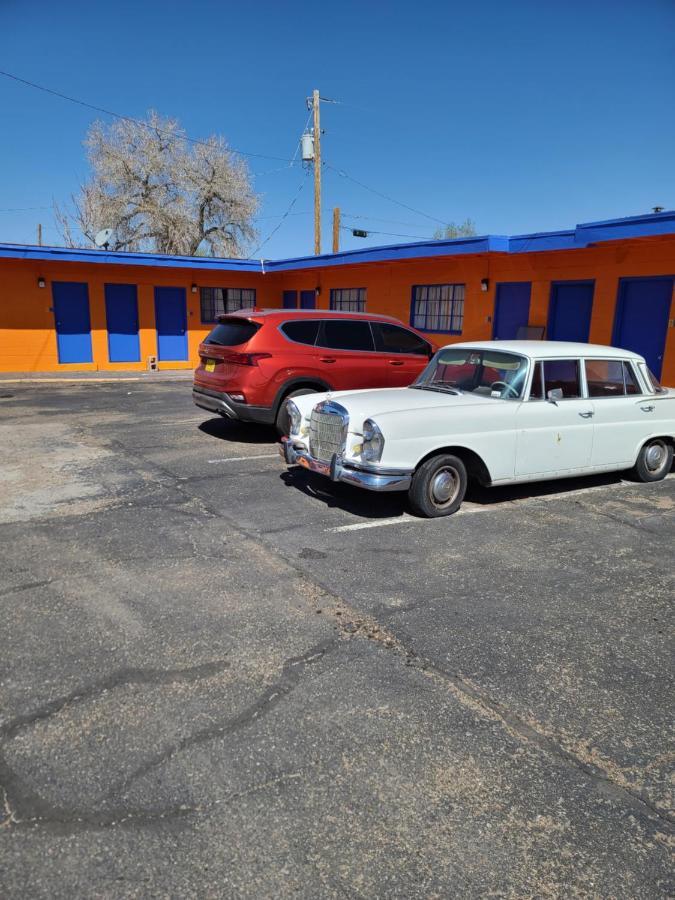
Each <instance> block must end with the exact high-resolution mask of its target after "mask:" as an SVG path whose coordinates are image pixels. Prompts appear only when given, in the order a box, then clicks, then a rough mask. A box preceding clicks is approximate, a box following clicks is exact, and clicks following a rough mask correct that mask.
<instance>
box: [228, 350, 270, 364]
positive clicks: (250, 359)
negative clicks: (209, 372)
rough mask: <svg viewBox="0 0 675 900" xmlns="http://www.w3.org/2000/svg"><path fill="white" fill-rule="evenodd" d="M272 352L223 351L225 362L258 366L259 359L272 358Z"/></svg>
mask: <svg viewBox="0 0 675 900" xmlns="http://www.w3.org/2000/svg"><path fill="white" fill-rule="evenodd" d="M271 357H272V354H271V353H223V355H222V360H223V362H228V363H235V364H236V365H238V366H257V365H258V360H259V359H271Z"/></svg>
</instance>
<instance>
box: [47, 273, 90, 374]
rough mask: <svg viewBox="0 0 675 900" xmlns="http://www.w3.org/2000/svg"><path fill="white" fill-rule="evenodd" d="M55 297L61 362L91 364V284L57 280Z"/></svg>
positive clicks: (57, 336) (54, 284)
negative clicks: (89, 287)
mask: <svg viewBox="0 0 675 900" xmlns="http://www.w3.org/2000/svg"><path fill="white" fill-rule="evenodd" d="M52 298H53V302H54V321H55V323H56V347H57V351H58V355H59V362H60V363H88V362H91V361H92V355H91V322H90V319H89V290H88V288H87V285H86V284H84V283H82V282H79V281H53V282H52Z"/></svg>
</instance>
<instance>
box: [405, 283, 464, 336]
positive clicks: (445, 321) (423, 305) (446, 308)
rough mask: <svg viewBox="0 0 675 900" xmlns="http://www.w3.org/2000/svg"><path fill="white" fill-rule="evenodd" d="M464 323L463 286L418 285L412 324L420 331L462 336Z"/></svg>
mask: <svg viewBox="0 0 675 900" xmlns="http://www.w3.org/2000/svg"><path fill="white" fill-rule="evenodd" d="M463 321H464V285H463V284H416V285H415V287H413V299H412V312H411V316H410V324H411V325H412V326H413V328H417V329H418V330H419V331H443V332H446V333H447V334H461V333H462V325H463Z"/></svg>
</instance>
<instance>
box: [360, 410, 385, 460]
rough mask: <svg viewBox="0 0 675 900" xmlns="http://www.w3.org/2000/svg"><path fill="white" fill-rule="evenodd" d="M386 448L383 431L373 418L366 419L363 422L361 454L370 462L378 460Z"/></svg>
mask: <svg viewBox="0 0 675 900" xmlns="http://www.w3.org/2000/svg"><path fill="white" fill-rule="evenodd" d="M383 450H384V438H383V436H382V432H381V431H380V429H379V428H378V427H377V425H376V424H375V422H373V420H372V419H366V421H365V422H364V423H363V449H362V450H361V456H362V457H363V458H364V459H367V460H369V461H370V462H378V461H379V460H380V458H381V457H382V451H383Z"/></svg>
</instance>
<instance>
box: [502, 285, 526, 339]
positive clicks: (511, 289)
mask: <svg viewBox="0 0 675 900" xmlns="http://www.w3.org/2000/svg"><path fill="white" fill-rule="evenodd" d="M531 287H532V285H531V284H530V282H529V281H504V282H501V284H498V285H497V294H496V297H495V318H494V327H493V329H492V337H493V339H494V340H495V341H513V340H515V339H516V338H517V337H518V329H519V328H520V327H521V326H522V327H527V323H528V321H529V318H530V290H531Z"/></svg>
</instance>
